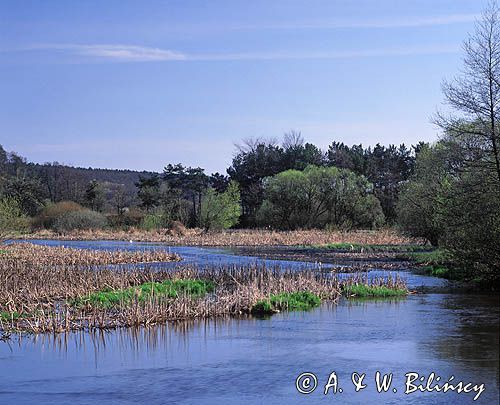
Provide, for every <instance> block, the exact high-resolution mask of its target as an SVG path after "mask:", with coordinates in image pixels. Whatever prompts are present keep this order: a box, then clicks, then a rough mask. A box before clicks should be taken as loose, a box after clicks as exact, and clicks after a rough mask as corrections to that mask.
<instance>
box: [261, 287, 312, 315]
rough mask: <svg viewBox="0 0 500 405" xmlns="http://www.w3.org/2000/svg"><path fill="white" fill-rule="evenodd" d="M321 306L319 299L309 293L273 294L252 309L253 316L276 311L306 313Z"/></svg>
mask: <svg viewBox="0 0 500 405" xmlns="http://www.w3.org/2000/svg"><path fill="white" fill-rule="evenodd" d="M320 304H321V299H320V298H319V297H318V296H317V295H316V294H313V293H311V292H309V291H299V292H294V293H281V294H273V295H271V296H270V297H269V298H268V299H265V300H261V301H258V302H257V303H256V304H255V305H254V306H253V307H252V313H253V314H261V315H266V314H273V313H275V312H278V311H307V310H310V309H312V308H315V307H317V306H319V305H320Z"/></svg>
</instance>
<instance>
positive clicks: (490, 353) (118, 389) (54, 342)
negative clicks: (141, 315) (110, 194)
mask: <svg viewBox="0 0 500 405" xmlns="http://www.w3.org/2000/svg"><path fill="white" fill-rule="evenodd" d="M473 303H474V305H472V304H473ZM498 316H499V311H498V302H494V301H492V298H491V297H464V296H459V295H446V294H427V295H416V296H410V297H408V298H406V299H402V300H401V299H400V300H376V301H368V300H365V301H353V300H351V301H348V300H341V301H340V302H339V304H338V305H336V306H335V305H322V306H321V307H320V308H318V309H316V310H313V311H311V312H291V313H281V314H277V315H275V316H273V317H272V318H270V319H255V318H251V317H247V318H242V319H234V318H221V319H215V320H198V321H190V322H178V323H170V324H167V325H163V326H158V327H151V328H140V329H119V330H115V331H108V332H102V331H98V332H95V333H83V332H75V333H70V334H67V335H57V336H53V335H41V336H37V337H29V338H22V339H19V340H15V341H13V342H11V345H10V348H9V346H8V345H6V344H0V359H1V360H0V366H1V369H2V370H4V371H3V373H2V374H3V375H2V377H3V378H2V380H1V382H0V402H1V403H13V402H16V403H17V402H21V403H22V402H26V403H28V402H29V401H31V402H36V401H37V402H50V401H54V400H57V401H58V402H73V403H75V402H76V403H90V402H92V401H94V402H95V401H102V400H107V401H111V402H118V403H122V402H124V403H127V402H130V403H132V402H134V401H135V402H141V403H142V402H148V403H165V402H172V403H248V404H253V403H283V402H286V403H291V404H295V403H319V402H322V403H324V401H325V398H323V396H322V395H321V393H320V392H319V391H318V392H317V393H316V392H315V393H314V394H311V395H310V396H307V397H302V396H300V395H299V394H298V393H297V392H296V390H295V388H294V381H295V377H296V376H297V375H298V374H299V373H300V372H302V371H306V370H309V371H313V372H315V373H317V375H318V377H321V378H323V379H324V378H326V376H328V375H329V373H330V372H331V371H332V370H335V371H337V373H338V376H339V380H340V381H343V382H344V383H345V385H346V392H345V395H344V396H343V397H342V403H360V402H367V403H381V402H383V403H400V402H401V401H403V400H404V402H406V403H448V402H451V401H453V402H456V403H471V402H472V401H471V397H470V396H466V395H462V396H460V395H456V394H453V393H449V394H446V395H444V394H441V395H438V394H415V395H414V396H404V394H402V393H398V394H391V395H389V394H377V393H376V392H375V391H374V389H373V386H372V389H366V390H363V391H362V392H359V393H354V392H353V390H352V388H351V389H350V390H349V385H348V382H349V381H350V373H352V372H353V371H358V372H366V373H367V375H368V376H372V375H374V373H375V371H377V370H380V371H382V372H393V373H394V376H395V377H394V378H395V384H397V386H398V387H403V386H404V382H403V378H404V373H406V372H408V371H412V370H413V371H417V372H421V373H429V372H430V371H435V372H436V373H438V374H439V375H441V376H443V378H448V377H449V376H450V375H455V376H456V378H460V379H464V380H470V381H473V382H484V383H485V384H486V386H487V390H486V391H485V393H484V394H483V395H482V396H481V398H480V401H478V402H479V403H496V402H498V370H499V365H498V339H499V331H498V325H496V326H495V320H496V321H498ZM6 370H8V372H6ZM372 381H373V379H370V382H371V384H372V385H373V382H372ZM381 395H383V396H382V397H381ZM165 398H168V401H165ZM330 400H334V398H330ZM339 400H340V399H339Z"/></svg>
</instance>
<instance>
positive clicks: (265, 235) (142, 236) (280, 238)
mask: <svg viewBox="0 0 500 405" xmlns="http://www.w3.org/2000/svg"><path fill="white" fill-rule="evenodd" d="M15 239H56V240H117V241H118V240H120V241H135V242H161V243H165V244H169V245H176V246H181V245H182V246H226V247H231V246H300V245H328V244H335V243H348V244H355V245H409V244H418V243H419V242H420V241H419V240H415V239H413V238H408V237H406V236H403V235H401V234H399V233H397V232H396V231H394V230H390V229H382V230H355V231H346V232H341V231H331V232H329V231H324V230H305V231H272V230H252V229H236V230H226V231H217V232H205V231H204V230H202V229H183V230H182V231H181V232H174V231H172V230H169V229H158V230H154V231H145V230H140V229H136V228H130V229H129V230H127V231H123V230H112V229H109V230H98V231H93V230H89V231H73V232H70V233H56V232H54V231H50V230H41V231H37V232H33V233H27V234H22V235H17V236H16V237H15Z"/></svg>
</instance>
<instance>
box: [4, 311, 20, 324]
mask: <svg viewBox="0 0 500 405" xmlns="http://www.w3.org/2000/svg"><path fill="white" fill-rule="evenodd" d="M23 316H24V314H21V313H19V312H16V311H14V312H9V311H0V319H1V320H2V321H4V322H8V321H12V320H13V321H17V320H18V319H20V318H22V317H23Z"/></svg>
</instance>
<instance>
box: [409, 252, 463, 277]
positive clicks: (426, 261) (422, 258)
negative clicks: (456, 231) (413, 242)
mask: <svg viewBox="0 0 500 405" xmlns="http://www.w3.org/2000/svg"><path fill="white" fill-rule="evenodd" d="M405 258H406V259H408V260H410V261H412V262H413V263H416V264H417V265H418V266H420V267H422V269H423V270H424V271H425V273H426V274H428V275H430V276H434V277H440V278H446V279H461V278H462V275H461V274H460V272H459V270H458V269H455V268H454V266H453V264H452V258H451V255H450V253H449V252H447V251H446V250H443V249H436V250H433V251H431V252H413V253H408V254H406V255H405Z"/></svg>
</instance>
